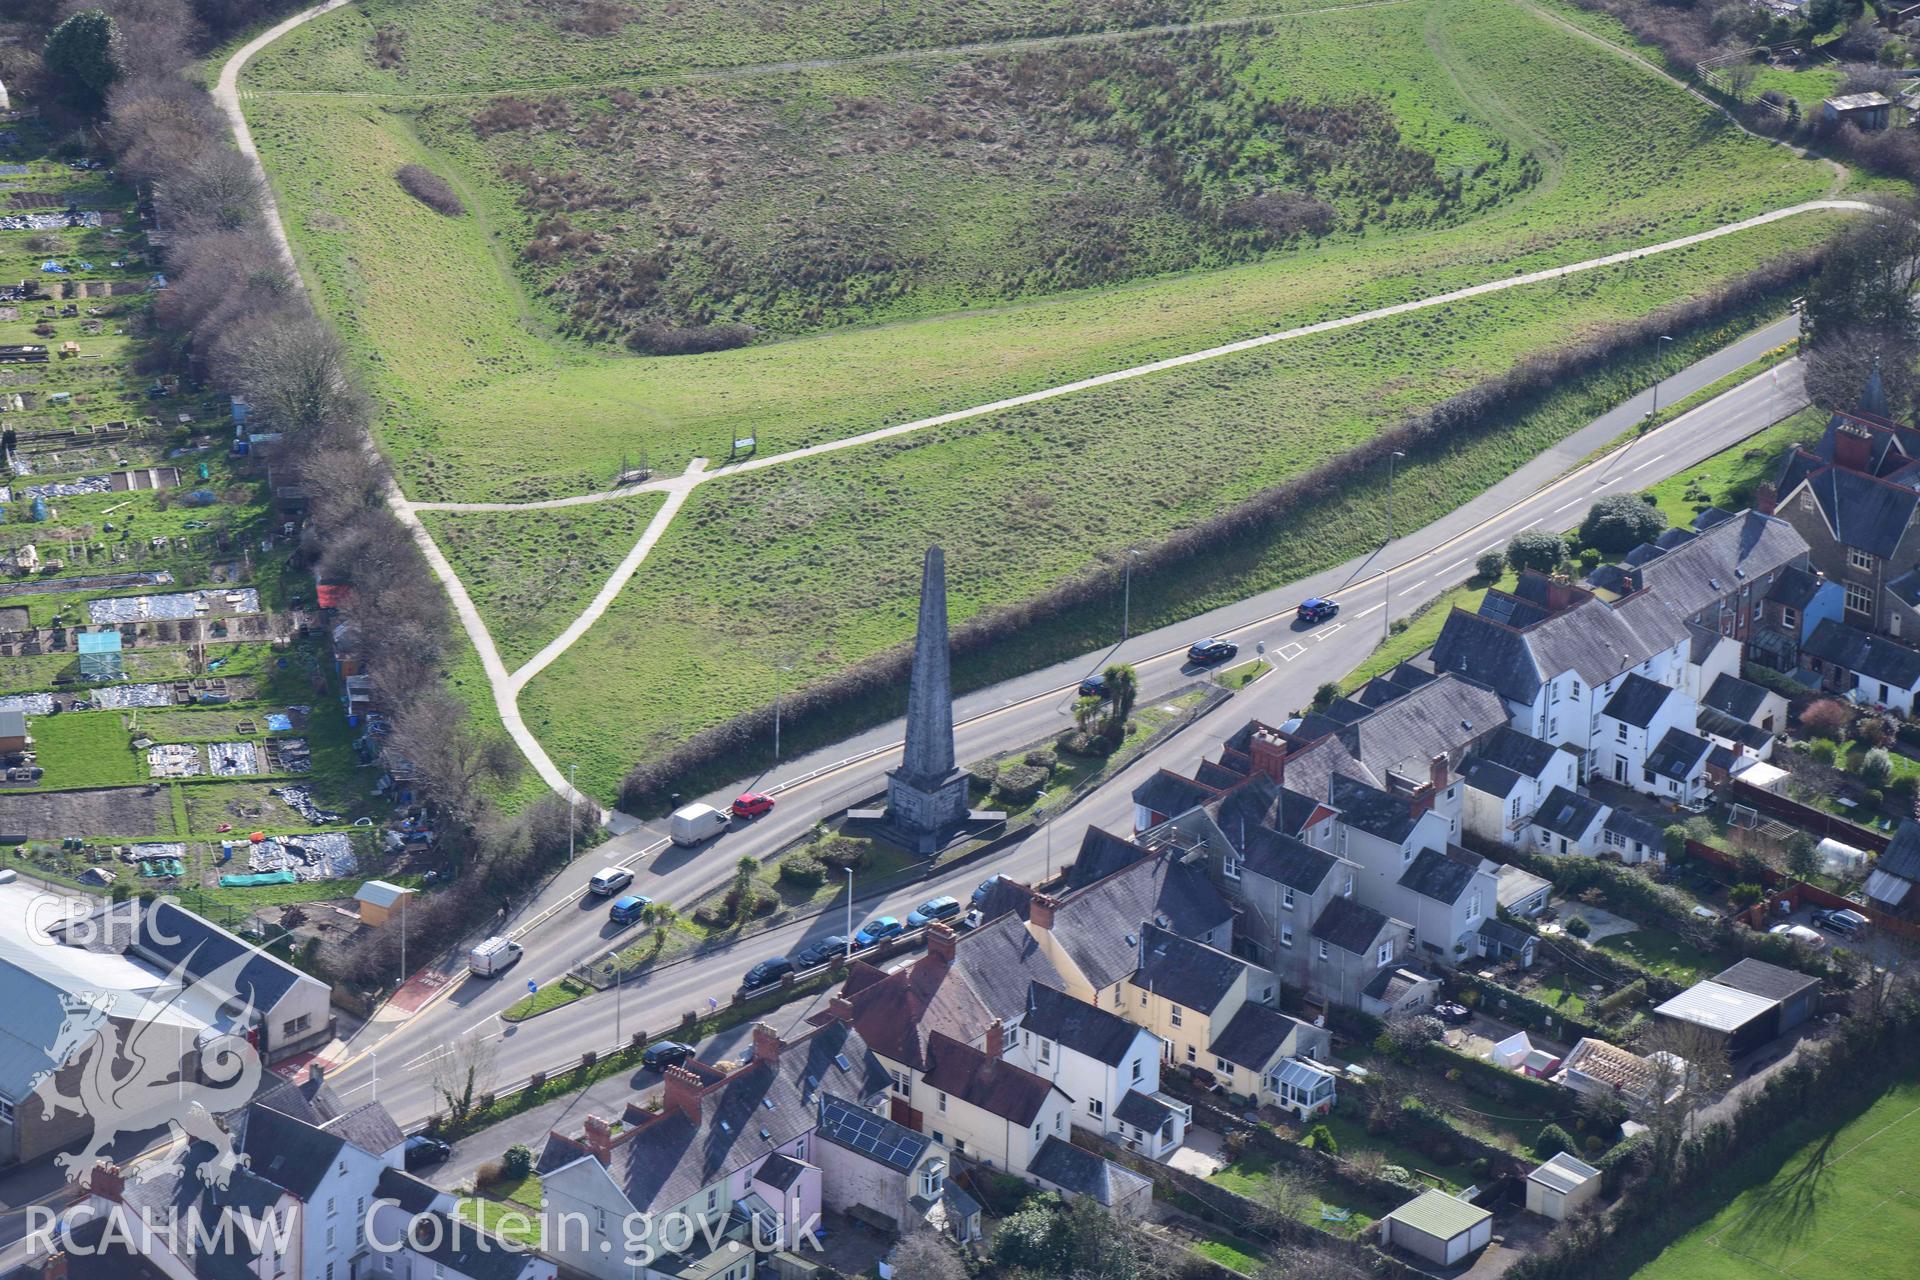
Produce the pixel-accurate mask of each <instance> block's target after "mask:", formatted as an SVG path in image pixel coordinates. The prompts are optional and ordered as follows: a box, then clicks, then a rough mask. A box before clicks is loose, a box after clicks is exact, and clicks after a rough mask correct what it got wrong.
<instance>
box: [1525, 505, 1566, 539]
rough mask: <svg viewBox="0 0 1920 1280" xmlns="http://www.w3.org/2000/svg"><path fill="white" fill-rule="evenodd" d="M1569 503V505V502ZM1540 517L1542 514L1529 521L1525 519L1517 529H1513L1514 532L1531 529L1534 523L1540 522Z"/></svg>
mask: <svg viewBox="0 0 1920 1280" xmlns="http://www.w3.org/2000/svg"><path fill="white" fill-rule="evenodd" d="M1569 505H1571V504H1569ZM1561 509H1562V510H1565V509H1566V508H1564V507H1563V508H1561ZM1542 519H1544V517H1542V516H1535V517H1534V518H1533V519H1531V520H1529V521H1527V522H1526V523H1525V524H1523V525H1521V526H1520V527H1519V528H1518V529H1515V530H1514V532H1515V533H1525V532H1526V531H1527V530H1529V529H1531V528H1533V526H1535V525H1537V524H1539V523H1540V521H1541V520H1542Z"/></svg>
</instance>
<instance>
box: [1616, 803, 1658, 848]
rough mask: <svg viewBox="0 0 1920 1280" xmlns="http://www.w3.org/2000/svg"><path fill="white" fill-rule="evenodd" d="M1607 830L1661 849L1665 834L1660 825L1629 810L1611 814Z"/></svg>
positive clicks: (1618, 810) (1620, 810)
mask: <svg viewBox="0 0 1920 1280" xmlns="http://www.w3.org/2000/svg"><path fill="white" fill-rule="evenodd" d="M1606 829H1607V830H1608V831H1611V832H1613V833H1614V834H1615V835H1620V836H1625V837H1626V838H1627V839H1629V840H1638V841H1639V842H1640V843H1641V844H1644V845H1648V846H1650V847H1651V848H1655V849H1658V848H1660V839H1661V836H1662V834H1663V832H1662V830H1661V828H1660V827H1659V825H1658V824H1656V823H1653V822H1649V821H1648V820H1647V819H1645V818H1643V817H1641V816H1640V815H1639V814H1637V813H1633V812H1631V811H1629V810H1626V809H1615V810H1614V811H1613V812H1612V813H1609V814H1608V815H1607V825H1606Z"/></svg>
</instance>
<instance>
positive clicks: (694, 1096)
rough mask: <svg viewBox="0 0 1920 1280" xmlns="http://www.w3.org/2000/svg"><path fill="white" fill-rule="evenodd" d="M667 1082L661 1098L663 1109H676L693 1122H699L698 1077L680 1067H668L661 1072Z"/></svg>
mask: <svg viewBox="0 0 1920 1280" xmlns="http://www.w3.org/2000/svg"><path fill="white" fill-rule="evenodd" d="M663 1075H664V1078H665V1080H666V1083H667V1087H666V1093H665V1095H664V1096H663V1097H662V1098H661V1103H660V1105H661V1107H662V1109H663V1110H667V1111H672V1110H674V1109H676V1108H677V1109H678V1110H679V1112H680V1114H681V1115H683V1116H685V1117H686V1118H687V1119H689V1120H691V1121H693V1122H694V1123H695V1124H698V1123H699V1122H700V1077H699V1076H696V1075H695V1074H693V1072H691V1071H688V1070H686V1069H684V1068H682V1067H668V1068H667V1069H666V1071H665V1072H664V1073H663Z"/></svg>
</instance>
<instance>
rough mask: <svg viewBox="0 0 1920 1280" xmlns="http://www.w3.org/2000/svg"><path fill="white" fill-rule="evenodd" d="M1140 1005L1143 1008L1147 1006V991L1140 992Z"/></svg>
mask: <svg viewBox="0 0 1920 1280" xmlns="http://www.w3.org/2000/svg"><path fill="white" fill-rule="evenodd" d="M1140 1007H1141V1008H1142V1009H1144V1008H1146V1007H1147V993H1146V992H1144V991H1142V992H1141V993H1140Z"/></svg>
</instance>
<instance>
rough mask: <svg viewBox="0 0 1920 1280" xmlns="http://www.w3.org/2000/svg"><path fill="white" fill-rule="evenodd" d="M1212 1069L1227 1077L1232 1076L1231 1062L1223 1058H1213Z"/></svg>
mask: <svg viewBox="0 0 1920 1280" xmlns="http://www.w3.org/2000/svg"><path fill="white" fill-rule="evenodd" d="M1213 1069H1214V1070H1215V1071H1218V1072H1219V1073H1220V1074H1221V1075H1223V1076H1226V1077H1228V1078H1229V1079H1231V1078H1232V1077H1233V1064H1232V1063H1231V1062H1228V1061H1227V1060H1226V1059H1225V1058H1215V1059H1214V1060H1213Z"/></svg>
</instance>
